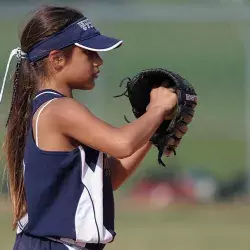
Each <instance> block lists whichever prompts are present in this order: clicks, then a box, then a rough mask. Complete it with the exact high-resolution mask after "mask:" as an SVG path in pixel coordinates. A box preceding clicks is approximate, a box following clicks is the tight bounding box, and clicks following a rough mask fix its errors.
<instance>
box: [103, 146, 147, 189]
mask: <svg viewBox="0 0 250 250" xmlns="http://www.w3.org/2000/svg"><path fill="white" fill-rule="evenodd" d="M151 146H152V144H151V143H150V142H147V143H146V144H145V145H144V146H142V147H141V148H140V149H138V150H137V151H136V152H135V153H134V154H132V155H131V156H129V157H127V158H123V159H117V158H114V157H108V158H107V161H108V162H107V163H108V165H109V168H110V171H111V181H112V186H113V190H116V189H118V188H119V187H120V186H121V185H122V184H123V183H124V182H125V181H126V180H127V179H128V178H129V176H131V174H132V173H133V172H134V171H135V170H136V169H137V167H139V165H140V163H141V162H142V160H143V159H144V158H145V156H146V154H147V153H148V152H149V150H150V148H151Z"/></svg>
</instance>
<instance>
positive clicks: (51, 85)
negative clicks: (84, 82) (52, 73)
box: [38, 81, 73, 98]
mask: <svg viewBox="0 0 250 250" xmlns="http://www.w3.org/2000/svg"><path fill="white" fill-rule="evenodd" d="M44 89H53V90H55V91H57V92H59V93H61V94H63V95H65V96H67V97H70V98H72V97H73V94H72V89H71V88H70V87H69V86H67V85H64V84H60V85H59V84H56V83H55V82H53V81H50V82H45V83H44V84H42V85H41V87H39V88H38V91H41V90H44Z"/></svg>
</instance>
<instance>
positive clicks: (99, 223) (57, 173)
mask: <svg viewBox="0 0 250 250" xmlns="http://www.w3.org/2000/svg"><path fill="white" fill-rule="evenodd" d="M63 97H65V96H64V95H62V94H61V93H59V92H57V91H54V90H49V89H47V90H43V91H40V92H38V93H37V95H36V97H35V98H34V100H33V103H32V109H33V111H32V117H31V119H30V128H29V131H28V135H27V139H26V146H25V152H24V161H23V165H24V186H25V194H26V200H27V207H28V208H27V214H26V215H25V216H24V217H23V218H22V219H21V220H20V221H19V223H18V228H17V233H18V234H19V233H26V234H27V235H33V236H35V237H47V238H49V239H52V240H59V241H62V242H70V243H72V242H73V244H77V245H79V246H85V244H88V243H95V244H96V243H102V244H106V243H108V242H111V241H113V239H114V237H115V232H114V199H113V190H112V185H111V180H110V170H109V168H108V166H107V164H104V163H105V158H106V157H107V156H106V155H105V154H104V153H103V152H99V151H97V150H94V149H92V148H90V147H88V146H86V145H80V146H79V147H77V148H75V149H74V150H72V151H69V152H63V151H56V152H55V151H44V150H41V149H40V148H39V145H38V146H37V144H36V140H35V138H34V136H33V129H32V118H33V115H34V114H35V113H36V111H37V110H38V109H39V108H40V107H41V106H42V105H43V106H44V104H45V105H46V104H48V106H47V107H46V109H47V108H49V103H48V101H51V100H54V99H55V98H63ZM38 124H39V120H38ZM82 132H83V133H84V131H82ZM38 133H39V129H38Z"/></svg>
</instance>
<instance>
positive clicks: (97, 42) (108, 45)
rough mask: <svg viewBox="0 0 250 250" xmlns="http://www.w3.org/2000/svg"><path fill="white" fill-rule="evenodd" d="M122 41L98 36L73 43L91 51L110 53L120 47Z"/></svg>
mask: <svg viewBox="0 0 250 250" xmlns="http://www.w3.org/2000/svg"><path fill="white" fill-rule="evenodd" d="M122 43H123V41H122V40H118V39H115V38H111V37H108V36H103V35H98V36H94V37H91V38H89V39H86V40H83V41H79V42H77V43H75V45H76V46H78V47H80V48H83V49H87V50H91V51H110V50H112V49H116V48H118V47H120V46H121V45H122Z"/></svg>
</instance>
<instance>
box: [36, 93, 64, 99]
mask: <svg viewBox="0 0 250 250" xmlns="http://www.w3.org/2000/svg"><path fill="white" fill-rule="evenodd" d="M44 94H54V95H59V96H60V94H58V93H55V92H53V91H45V92H42V93H40V94H38V95H37V96H36V97H35V98H34V99H33V100H35V99H36V98H37V97H39V96H41V95H44Z"/></svg>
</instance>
